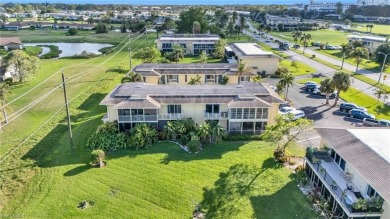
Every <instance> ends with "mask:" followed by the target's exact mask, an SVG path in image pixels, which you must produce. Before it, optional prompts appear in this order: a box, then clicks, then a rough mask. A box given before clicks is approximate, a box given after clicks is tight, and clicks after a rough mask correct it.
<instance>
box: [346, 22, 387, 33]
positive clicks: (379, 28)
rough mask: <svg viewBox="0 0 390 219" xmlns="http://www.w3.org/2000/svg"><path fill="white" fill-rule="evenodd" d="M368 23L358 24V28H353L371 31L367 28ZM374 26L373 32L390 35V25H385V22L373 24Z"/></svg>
mask: <svg viewBox="0 0 390 219" xmlns="http://www.w3.org/2000/svg"><path fill="white" fill-rule="evenodd" d="M366 25H367V24H361V23H359V24H358V27H357V28H352V30H358V31H362V32H370V29H368V30H367V28H366ZM373 25H374V28H372V30H371V33H378V34H385V35H390V25H384V24H373Z"/></svg>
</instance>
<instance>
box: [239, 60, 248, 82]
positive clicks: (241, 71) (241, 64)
mask: <svg viewBox="0 0 390 219" xmlns="http://www.w3.org/2000/svg"><path fill="white" fill-rule="evenodd" d="M249 72H250V69H249V68H247V67H246V65H245V63H244V62H242V61H240V62H239V63H238V68H237V76H238V83H239V84H240V83H241V76H242V75H244V74H246V73H249Z"/></svg>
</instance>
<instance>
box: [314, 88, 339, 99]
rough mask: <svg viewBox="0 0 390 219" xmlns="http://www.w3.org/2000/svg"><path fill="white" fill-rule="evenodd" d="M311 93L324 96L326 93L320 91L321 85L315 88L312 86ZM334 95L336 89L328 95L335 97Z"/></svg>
mask: <svg viewBox="0 0 390 219" xmlns="http://www.w3.org/2000/svg"><path fill="white" fill-rule="evenodd" d="M312 93H313V94H315V95H318V96H326V93H323V92H321V86H316V88H314V90H313V92H312ZM336 95H337V91H333V93H330V94H329V97H331V98H334V97H336Z"/></svg>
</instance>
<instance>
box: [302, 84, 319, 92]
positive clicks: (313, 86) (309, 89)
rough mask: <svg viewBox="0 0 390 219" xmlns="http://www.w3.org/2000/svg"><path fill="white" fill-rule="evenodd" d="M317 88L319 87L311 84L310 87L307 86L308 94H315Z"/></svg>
mask: <svg viewBox="0 0 390 219" xmlns="http://www.w3.org/2000/svg"><path fill="white" fill-rule="evenodd" d="M317 86H318V84H309V85H307V86H306V88H305V90H306V91H307V92H313V91H314V90H315V89H316V87H317Z"/></svg>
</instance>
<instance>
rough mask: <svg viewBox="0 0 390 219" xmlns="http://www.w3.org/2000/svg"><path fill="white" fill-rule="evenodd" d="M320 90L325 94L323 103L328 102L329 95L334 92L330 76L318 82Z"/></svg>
mask: <svg viewBox="0 0 390 219" xmlns="http://www.w3.org/2000/svg"><path fill="white" fill-rule="evenodd" d="M320 85H321V86H320V91H321V92H323V93H325V94H326V102H325V104H329V95H330V94H331V93H333V92H334V84H333V81H332V79H331V78H326V79H325V80H323V81H321V83H320Z"/></svg>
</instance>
